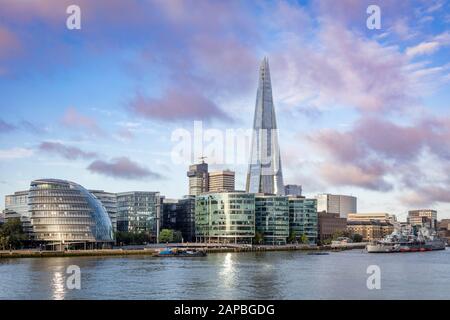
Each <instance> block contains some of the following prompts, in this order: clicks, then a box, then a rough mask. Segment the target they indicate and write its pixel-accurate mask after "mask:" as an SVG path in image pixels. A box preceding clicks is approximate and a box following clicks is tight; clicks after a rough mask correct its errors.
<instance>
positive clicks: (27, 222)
mask: <svg viewBox="0 0 450 320" xmlns="http://www.w3.org/2000/svg"><path fill="white" fill-rule="evenodd" d="M4 213H5V220H6V221H8V219H11V218H19V219H20V221H21V222H22V228H23V231H24V232H25V233H26V234H27V235H28V236H30V235H31V233H32V232H33V228H32V226H31V213H30V210H29V206H28V190H26V191H17V192H14V194H11V195H7V196H5V211H4Z"/></svg>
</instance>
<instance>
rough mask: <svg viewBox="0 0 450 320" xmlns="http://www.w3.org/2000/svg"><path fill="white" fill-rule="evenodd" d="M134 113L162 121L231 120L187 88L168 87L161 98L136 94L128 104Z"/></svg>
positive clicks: (216, 107) (209, 101)
mask: <svg viewBox="0 0 450 320" xmlns="http://www.w3.org/2000/svg"><path fill="white" fill-rule="evenodd" d="M129 108H130V110H131V111H132V112H133V113H135V114H136V115H139V116H143V117H145V118H147V119H156V120H163V121H174V120H175V121H177V120H212V119H218V120H222V121H231V118H230V117H229V116H228V115H227V114H226V113H225V112H223V111H222V110H221V109H220V108H219V107H218V106H217V105H216V104H215V103H214V102H212V101H211V100H209V99H208V98H206V97H205V96H203V95H202V94H200V93H199V92H197V91H195V90H191V89H187V88H178V89H174V88H173V89H169V90H168V91H167V92H166V93H165V94H164V95H163V97H161V98H148V97H144V96H142V95H140V94H138V95H137V96H136V97H135V98H134V99H133V100H132V101H131V102H130V104H129Z"/></svg>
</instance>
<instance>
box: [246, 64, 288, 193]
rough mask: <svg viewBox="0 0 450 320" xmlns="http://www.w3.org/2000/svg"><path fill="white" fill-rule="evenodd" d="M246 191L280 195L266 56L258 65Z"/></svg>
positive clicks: (280, 185)
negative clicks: (257, 82)
mask: <svg viewBox="0 0 450 320" xmlns="http://www.w3.org/2000/svg"><path fill="white" fill-rule="evenodd" d="M246 191H247V192H251V193H269V194H277V195H284V184H283V173H282V170H281V156H280V147H279V144H278V131H277V121H276V117H275V109H274V106H273V98H272V83H271V80H270V70H269V61H268V60H267V58H264V60H263V61H262V63H261V66H260V69H259V84H258V91H257V94H256V105H255V114H254V120H253V137H252V147H251V154H250V163H249V167H248V173H247V186H246Z"/></svg>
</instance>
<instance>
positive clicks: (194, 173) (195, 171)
mask: <svg viewBox="0 0 450 320" xmlns="http://www.w3.org/2000/svg"><path fill="white" fill-rule="evenodd" d="M187 176H188V177H189V195H191V196H196V195H199V194H201V193H204V192H208V187H209V185H208V176H209V174H208V164H207V163H205V162H204V161H202V163H199V164H193V165H191V166H189V171H188V172H187Z"/></svg>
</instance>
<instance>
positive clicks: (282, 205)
mask: <svg viewBox="0 0 450 320" xmlns="http://www.w3.org/2000/svg"><path fill="white" fill-rule="evenodd" d="M295 211H296V215H300V213H299V212H297V210H295ZM298 211H300V209H299V210H298ZM255 228H256V232H258V233H260V234H261V235H262V237H263V240H264V244H271V245H279V244H286V242H287V238H288V237H289V202H288V197H286V196H276V195H265V194H257V195H255Z"/></svg>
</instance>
